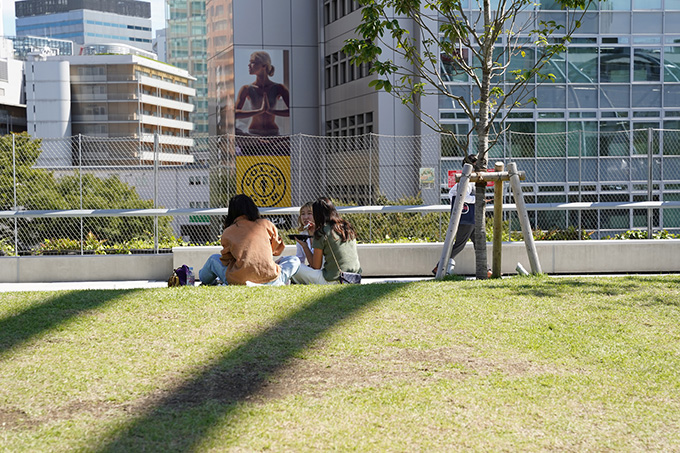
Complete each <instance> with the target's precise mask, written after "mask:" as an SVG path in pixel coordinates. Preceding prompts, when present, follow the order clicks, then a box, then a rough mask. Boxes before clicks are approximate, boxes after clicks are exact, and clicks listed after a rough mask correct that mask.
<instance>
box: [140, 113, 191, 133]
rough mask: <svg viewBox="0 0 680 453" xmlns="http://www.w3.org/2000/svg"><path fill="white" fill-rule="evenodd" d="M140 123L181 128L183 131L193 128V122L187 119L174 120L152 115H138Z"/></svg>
mask: <svg viewBox="0 0 680 453" xmlns="http://www.w3.org/2000/svg"><path fill="white" fill-rule="evenodd" d="M140 117H141V123H142V124H144V125H153V126H161V127H167V128H172V129H181V130H184V131H192V130H194V123H192V122H189V121H182V120H175V119H170V118H163V117H161V116H154V115H140Z"/></svg>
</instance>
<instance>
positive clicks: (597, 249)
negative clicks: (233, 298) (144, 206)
mask: <svg viewBox="0 0 680 453" xmlns="http://www.w3.org/2000/svg"><path fill="white" fill-rule="evenodd" d="M442 247H443V244H442V243H427V244H361V245H359V259H360V261H361V266H362V268H363V271H364V272H363V274H364V276H366V277H400V276H431V275H432V268H433V267H434V266H435V264H436V263H437V261H438V260H439V257H440V255H441V251H442ZM536 249H537V251H538V255H539V259H540V262H541V267H542V269H543V272H544V273H546V274H598V273H651V272H659V273H669V272H670V273H672V272H680V240H678V239H667V240H627V241H538V242H536ZM219 252H220V247H175V248H174V249H173V252H172V253H171V254H170V253H168V254H160V255H106V256H102V255H89V256H27V257H20V258H17V257H2V258H0V282H4V283H21V282H63V281H120V280H166V279H167V278H168V277H169V276H170V274H171V272H172V269H174V268H176V267H179V266H181V265H182V264H186V265H188V266H191V267H193V268H194V271H195V273H196V274H198V270H199V269H200V268H201V267H202V266H203V263H205V261H206V259H207V258H208V257H209V256H210V255H212V254H214V253H219ZM294 253H295V247H294V246H287V247H286V250H285V252H284V254H285V255H292V254H294ZM491 256H492V252H491V244H490V243H489V244H487V257H488V260H489V262H488V264H489V266H491ZM518 262H519V263H522V265H523V266H524V267H525V268H526V269H530V266H529V259H528V257H527V253H526V248H525V246H524V243H523V242H508V243H504V244H503V261H502V266H501V269H502V272H503V273H504V274H515V273H516V271H515V267H516V266H517V263H518ZM456 273H457V274H463V275H474V273H475V263H474V249H473V247H472V244H471V243H468V245H467V247H466V248H465V250H463V252H462V253H461V254H460V255H458V257H457V258H456Z"/></svg>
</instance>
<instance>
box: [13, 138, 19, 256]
mask: <svg viewBox="0 0 680 453" xmlns="http://www.w3.org/2000/svg"><path fill="white" fill-rule="evenodd" d="M12 180H13V181H12V182H13V184H12V187H13V189H14V209H15V210H18V209H19V206H18V203H17V150H16V142H15V135H14V134H12ZM14 253H15V255H16V256H19V219H17V218H16V217H15V218H14Z"/></svg>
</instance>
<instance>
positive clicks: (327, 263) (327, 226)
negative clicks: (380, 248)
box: [293, 197, 361, 285]
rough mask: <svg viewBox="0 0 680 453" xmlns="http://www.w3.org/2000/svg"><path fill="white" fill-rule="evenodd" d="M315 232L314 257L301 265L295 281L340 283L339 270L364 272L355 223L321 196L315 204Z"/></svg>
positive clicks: (313, 241)
mask: <svg viewBox="0 0 680 453" xmlns="http://www.w3.org/2000/svg"><path fill="white" fill-rule="evenodd" d="M312 211H313V214H314V228H315V229H314V236H313V239H312V248H313V249H314V250H313V253H312V261H311V263H310V265H309V266H305V265H301V266H300V269H299V270H298V272H297V274H295V276H294V278H293V281H294V282H295V283H301V284H308V283H316V284H319V285H329V284H335V283H338V279H339V277H340V271H343V272H356V273H361V265H360V264H359V255H358V254H357V241H356V237H357V234H356V232H355V231H354V228H353V227H352V225H351V224H350V223H349V222H348V221H346V220H344V219H342V218H341V217H340V216H339V215H338V211H337V210H336V209H335V205H333V202H332V201H331V200H330V199H328V198H326V197H322V198H319V199H318V200H316V201H315V202H314V204H313V205H312Z"/></svg>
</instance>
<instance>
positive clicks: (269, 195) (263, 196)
mask: <svg viewBox="0 0 680 453" xmlns="http://www.w3.org/2000/svg"><path fill="white" fill-rule="evenodd" d="M241 193H244V194H246V195H248V196H249V197H250V198H252V199H253V201H254V202H255V204H256V205H258V206H262V207H268V206H276V204H277V203H279V202H280V201H281V200H283V197H284V195H285V194H286V177H285V176H284V175H283V172H282V171H281V170H279V168H278V167H276V166H275V165H272V164H270V163H267V162H260V163H257V164H255V165H252V166H251V167H250V168H248V170H246V171H245V173H244V174H243V179H241Z"/></svg>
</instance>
